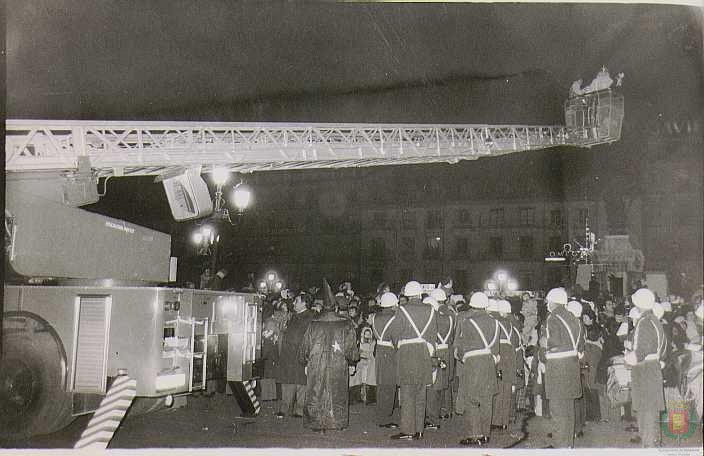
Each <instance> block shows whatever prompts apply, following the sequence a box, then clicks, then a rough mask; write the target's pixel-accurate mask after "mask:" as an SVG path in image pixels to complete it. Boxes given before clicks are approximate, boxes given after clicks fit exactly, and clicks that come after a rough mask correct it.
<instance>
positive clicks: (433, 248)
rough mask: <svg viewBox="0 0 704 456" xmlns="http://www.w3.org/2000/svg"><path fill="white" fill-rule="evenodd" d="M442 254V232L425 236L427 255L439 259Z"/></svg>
mask: <svg viewBox="0 0 704 456" xmlns="http://www.w3.org/2000/svg"><path fill="white" fill-rule="evenodd" d="M441 256H442V238H441V237H440V234H437V233H434V234H430V235H428V236H426V238H425V257H426V258H431V259H438V258H440V257H441Z"/></svg>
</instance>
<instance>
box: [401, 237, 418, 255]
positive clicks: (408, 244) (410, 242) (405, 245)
mask: <svg viewBox="0 0 704 456" xmlns="http://www.w3.org/2000/svg"><path fill="white" fill-rule="evenodd" d="M415 249H416V240H415V238H412V237H405V238H401V250H403V251H410V252H413V251H415Z"/></svg>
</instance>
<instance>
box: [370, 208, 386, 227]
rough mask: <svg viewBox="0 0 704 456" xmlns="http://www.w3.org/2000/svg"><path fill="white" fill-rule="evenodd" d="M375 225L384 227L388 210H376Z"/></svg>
mask: <svg viewBox="0 0 704 456" xmlns="http://www.w3.org/2000/svg"><path fill="white" fill-rule="evenodd" d="M373 220H374V225H376V226H377V227H383V226H384V225H385V224H386V212H383V211H376V212H374V216H373Z"/></svg>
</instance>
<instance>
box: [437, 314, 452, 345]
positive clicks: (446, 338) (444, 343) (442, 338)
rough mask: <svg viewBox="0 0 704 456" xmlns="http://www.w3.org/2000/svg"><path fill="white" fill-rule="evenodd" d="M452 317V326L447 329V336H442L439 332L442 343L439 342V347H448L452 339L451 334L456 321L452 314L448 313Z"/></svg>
mask: <svg viewBox="0 0 704 456" xmlns="http://www.w3.org/2000/svg"><path fill="white" fill-rule="evenodd" d="M448 317H449V318H450V328H449V329H448V330H447V335H446V336H445V337H442V336H441V335H440V333H438V340H439V341H440V343H439V344H438V348H447V341H448V340H449V339H450V334H452V324H453V323H454V320H452V315H448Z"/></svg>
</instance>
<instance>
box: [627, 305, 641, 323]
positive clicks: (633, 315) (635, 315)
mask: <svg viewBox="0 0 704 456" xmlns="http://www.w3.org/2000/svg"><path fill="white" fill-rule="evenodd" d="M628 318H630V319H631V320H634V321H635V320H638V319H639V318H640V310H639V309H638V307H631V310H630V311H629V312H628Z"/></svg>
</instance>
